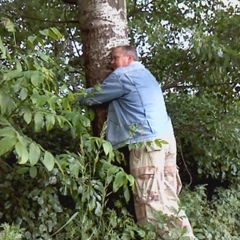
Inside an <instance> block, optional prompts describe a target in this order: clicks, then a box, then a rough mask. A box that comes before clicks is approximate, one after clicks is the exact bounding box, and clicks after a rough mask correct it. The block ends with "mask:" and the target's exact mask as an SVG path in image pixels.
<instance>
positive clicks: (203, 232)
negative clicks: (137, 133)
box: [0, 0, 240, 240]
mask: <svg viewBox="0 0 240 240" xmlns="http://www.w3.org/2000/svg"><path fill="white" fill-rule="evenodd" d="M127 4H128V19H129V26H130V35H129V38H130V41H131V42H132V43H133V44H135V45H137V47H138V50H139V52H140V55H141V60H142V62H143V63H144V64H145V65H146V66H147V67H148V68H149V69H150V70H151V71H152V72H153V73H154V75H155V76H156V77H157V79H158V80H159V82H160V83H161V85H162V88H163V90H164V94H165V99H166V103H167V108H168V111H169V114H170V116H171V118H172V121H173V124H174V128H175V133H176V136H177V141H178V151H179V152H178V153H179V154H178V164H179V166H180V169H181V171H180V174H181V177H182V179H183V181H184V183H189V181H190V184H192V185H191V186H190V188H189V189H187V190H184V191H183V192H182V195H181V201H182V204H183V206H182V207H183V208H185V209H186V212H187V215H188V216H189V218H190V220H191V222H192V225H193V228H194V232H195V234H196V236H197V237H198V239H213V240H214V239H216V240H219V239H224V240H228V239H229V240H230V239H231V240H232V239H237V238H238V236H239V232H240V230H239V223H238V221H237V220H238V218H239V216H238V212H239V204H238V203H239V197H240V196H239V184H238V182H239V181H238V180H239V179H240V176H239V168H240V166H239V158H240V149H239V143H240V130H239V126H240V123H239V121H240V118H239V107H240V106H239V104H240V102H239V54H238V53H239V50H240V49H239V40H240V39H239V36H240V35H239V34H238V29H239V14H237V13H238V11H239V7H238V6H236V7H232V6H231V5H229V6H224V3H223V2H222V1H220V0H219V1H180V2H179V1H178V2H176V1H172V0H169V1H127ZM0 5H1V8H0V11H1V14H2V16H3V18H2V19H1V26H3V27H2V28H0V56H1V57H0V58H1V65H0V82H1V85H0V125H1V127H0V155H1V159H0V162H1V164H0V182H1V184H0V191H1V193H2V194H0V222H1V223H4V222H7V223H9V224H14V225H16V227H17V228H16V229H15V227H13V228H11V227H10V228H8V229H9V230H7V228H5V229H6V230H7V231H10V232H11V231H12V232H14V233H15V230H16V234H18V233H19V232H18V227H20V228H21V229H22V228H24V230H23V231H24V232H22V231H20V234H23V235H24V238H26V239H65V240H66V239H79V236H81V239H89V238H91V239H136V238H140V239H149V240H152V239H158V238H159V236H158V234H157V231H156V229H154V228H153V226H149V228H147V229H142V228H140V227H139V226H137V225H136V224H135V223H134V221H133V219H132V216H130V215H129V214H128V213H127V211H126V209H125V205H126V200H127V199H129V187H128V186H129V185H131V184H132V183H133V179H132V177H131V176H130V175H128V174H126V173H125V172H124V171H123V169H122V168H121V167H118V164H116V163H118V162H122V161H124V160H123V156H122V155H121V154H120V153H119V152H118V151H113V149H112V148H111V145H110V144H109V143H108V142H107V141H105V140H104V129H103V132H102V135H101V136H100V137H99V138H98V137H93V136H92V128H91V122H92V120H93V118H94V112H93V110H91V109H88V108H85V107H82V106H79V104H78V101H77V99H78V97H79V96H80V95H81V94H83V93H82V89H83V88H84V84H85V73H84V68H83V61H82V51H81V37H80V34H79V31H78V30H77V29H78V21H77V19H78V16H77V11H76V7H74V5H66V4H63V3H61V2H60V1H56V0H52V1H49V2H48V3H46V1H38V2H36V1H32V0H30V1H23V2H21V1H10V2H9V1H2V2H1V3H0ZM26 13H27V14H26ZM156 104H157V103H156ZM189 178H190V180H189ZM201 184H205V185H201ZM119 190H120V192H122V194H121V193H120V192H119ZM114 191H115V192H116V191H118V192H119V200H118V201H116V202H115V206H114V209H109V208H106V205H107V202H108V201H109V199H110V198H111V193H112V192H114ZM196 209H197V210H198V211H196ZM158 217H159V225H161V226H162V225H163V224H164V223H165V221H166V219H165V216H158ZM7 226H8V227H9V226H10V225H5V227H7ZM168 237H169V239H173V238H174V239H183V236H179V229H177V228H175V229H173V230H172V231H171V232H170V233H169V236H168ZM10 239H11V238H10Z"/></svg>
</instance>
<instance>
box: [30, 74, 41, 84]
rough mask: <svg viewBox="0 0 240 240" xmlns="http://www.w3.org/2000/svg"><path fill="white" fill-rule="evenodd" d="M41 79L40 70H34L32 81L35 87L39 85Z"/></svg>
mask: <svg viewBox="0 0 240 240" xmlns="http://www.w3.org/2000/svg"><path fill="white" fill-rule="evenodd" d="M39 79H40V78H39V72H38V71H34V72H33V74H32V75H31V83H32V84H33V85H34V86H35V87H37V86H39V83H40V81H39Z"/></svg>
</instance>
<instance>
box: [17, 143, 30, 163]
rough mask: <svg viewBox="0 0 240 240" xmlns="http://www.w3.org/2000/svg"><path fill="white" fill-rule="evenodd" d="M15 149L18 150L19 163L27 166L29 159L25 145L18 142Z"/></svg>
mask: <svg viewBox="0 0 240 240" xmlns="http://www.w3.org/2000/svg"><path fill="white" fill-rule="evenodd" d="M15 149H16V152H17V155H18V156H19V159H18V163H19V164H25V163H26V162H27V161H28V159H29V155H28V150H27V147H26V146H25V144H23V143H22V142H18V143H17V144H16V145H15Z"/></svg>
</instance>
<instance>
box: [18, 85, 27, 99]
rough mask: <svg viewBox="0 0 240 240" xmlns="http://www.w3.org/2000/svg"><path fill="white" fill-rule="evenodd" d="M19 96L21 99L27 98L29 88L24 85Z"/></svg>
mask: <svg viewBox="0 0 240 240" xmlns="http://www.w3.org/2000/svg"><path fill="white" fill-rule="evenodd" d="M19 96H20V98H21V100H25V99H26V98H27V96H28V89H27V88H24V87H23V88H22V89H21V91H20V93H19Z"/></svg>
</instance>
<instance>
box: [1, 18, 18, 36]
mask: <svg viewBox="0 0 240 240" xmlns="http://www.w3.org/2000/svg"><path fill="white" fill-rule="evenodd" d="M1 19H2V24H3V25H4V27H5V28H6V30H7V31H8V32H12V33H13V32H15V26H14V24H13V22H12V21H11V20H10V19H9V18H5V17H2V18H1Z"/></svg>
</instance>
